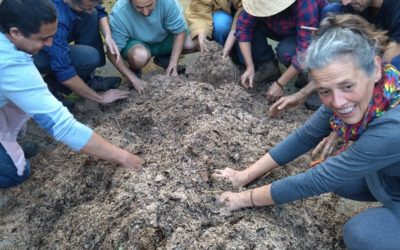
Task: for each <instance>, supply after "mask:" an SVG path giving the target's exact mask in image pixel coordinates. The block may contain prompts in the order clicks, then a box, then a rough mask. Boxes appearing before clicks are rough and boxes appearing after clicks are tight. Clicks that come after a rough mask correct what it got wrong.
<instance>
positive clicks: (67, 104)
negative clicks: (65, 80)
mask: <svg viewBox="0 0 400 250" xmlns="http://www.w3.org/2000/svg"><path fill="white" fill-rule="evenodd" d="M52 94H53V95H54V97H55V98H57V100H59V101H60V102H61V103H62V104H63V105H64V107H66V108H67V109H68V110H69V112H71V113H73V111H74V108H75V102H73V101H71V100H67V99H65V96H64V95H63V94H61V93H60V92H56V91H54V92H52Z"/></svg>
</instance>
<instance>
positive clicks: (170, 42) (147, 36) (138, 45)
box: [108, 0, 196, 93]
mask: <svg viewBox="0 0 400 250" xmlns="http://www.w3.org/2000/svg"><path fill="white" fill-rule="evenodd" d="M110 26H111V33H112V37H113V38H114V40H115V42H116V44H117V46H118V48H119V49H120V50H121V54H122V57H123V58H124V59H125V60H126V61H127V63H128V66H127V65H126V64H125V63H124V62H123V61H121V62H118V61H117V60H116V57H115V56H114V55H112V54H110V53H109V54H108V56H109V59H110V60H111V61H112V62H113V64H114V65H115V66H116V67H117V69H118V70H119V71H120V72H121V74H123V75H124V76H125V77H126V78H127V79H128V80H129V82H130V83H131V84H132V85H133V87H134V88H135V89H136V90H137V91H138V92H139V93H142V92H143V91H144V90H145V89H146V87H147V83H146V82H145V81H143V80H141V79H140V77H141V69H142V68H143V67H144V66H146V65H147V63H148V62H149V61H150V59H151V57H152V56H154V57H155V58H154V63H155V64H157V65H159V66H161V67H163V68H165V69H166V74H167V75H178V71H177V65H178V60H179V56H180V55H181V53H182V50H183V51H185V52H189V51H193V50H194V49H195V48H196V46H195V44H194V43H193V42H192V40H191V39H190V36H188V32H187V26H186V23H185V19H184V18H183V13H182V6H180V4H179V2H178V1H177V0H162V1H160V0H120V1H118V2H117V3H116V4H115V6H114V7H113V9H112V12H111V14H110Z"/></svg>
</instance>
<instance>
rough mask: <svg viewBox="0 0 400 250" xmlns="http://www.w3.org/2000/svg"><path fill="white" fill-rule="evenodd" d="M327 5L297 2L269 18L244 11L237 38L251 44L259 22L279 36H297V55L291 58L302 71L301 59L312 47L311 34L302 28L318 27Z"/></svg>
mask: <svg viewBox="0 0 400 250" xmlns="http://www.w3.org/2000/svg"><path fill="white" fill-rule="evenodd" d="M327 4H328V3H327V1H326V0H297V1H296V2H295V3H293V4H292V5H291V6H290V7H289V8H287V9H286V10H284V11H282V12H280V13H278V14H276V15H273V16H269V17H255V16H252V15H250V14H249V13H247V12H246V11H244V10H243V12H242V13H241V14H240V16H239V18H238V21H237V25H236V37H237V39H238V41H239V42H251V40H252V39H253V32H254V28H255V26H256V24H257V22H259V21H260V22H264V24H265V25H266V26H267V27H268V29H270V30H272V31H274V32H275V33H276V34H277V35H279V36H282V37H287V36H293V35H296V36H297V48H296V55H295V56H294V57H293V58H291V63H292V65H293V66H294V67H295V68H296V69H301V66H300V63H299V61H301V60H299V59H300V58H301V55H302V54H304V52H305V51H306V50H307V48H308V46H309V45H310V41H311V32H310V31H308V30H302V29H301V28H300V26H309V27H317V26H318V23H319V21H320V19H321V11H322V9H323V8H324V7H325V6H326V5H327ZM287 56H288V57H290V55H287ZM289 59H290V58H289ZM288 61H290V60H288Z"/></svg>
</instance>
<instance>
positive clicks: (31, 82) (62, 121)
mask: <svg viewBox="0 0 400 250" xmlns="http://www.w3.org/2000/svg"><path fill="white" fill-rule="evenodd" d="M57 23H58V19H57V12H56V9H55V8H54V5H52V4H51V3H50V2H49V1H48V0H19V1H16V0H2V1H0V72H1V74H0V188H7V187H11V186H15V185H18V184H20V183H22V182H23V181H25V180H26V179H27V178H28V176H29V173H30V165H29V162H28V161H27V160H25V157H24V152H23V151H22V149H21V147H20V146H19V144H18V142H17V136H18V133H19V132H20V130H21V128H22V127H23V126H24V124H25V123H26V121H27V120H28V119H29V118H32V119H33V120H34V121H35V122H36V123H37V124H38V125H39V126H40V127H41V128H43V129H44V130H46V131H47V132H48V133H49V134H50V135H52V136H53V137H54V138H55V139H56V140H58V141H61V142H63V143H65V144H67V145H68V146H70V147H71V148H72V149H74V150H76V151H81V152H83V153H85V154H88V155H91V156H95V157H98V158H101V159H104V160H108V161H111V162H115V163H119V164H120V165H122V166H124V167H127V168H133V169H138V168H140V165H141V159H140V158H139V157H138V156H136V155H133V154H131V153H129V152H128V151H126V150H123V149H121V148H119V147H116V146H114V145H112V144H110V143H109V142H107V141H106V140H104V139H103V138H102V137H100V136H99V135H97V134H96V133H95V132H93V130H92V129H90V128H88V127H87V126H85V125H83V124H82V123H80V122H78V121H77V120H76V119H75V118H74V116H73V115H72V114H71V113H70V112H69V111H68V110H67V109H66V108H65V107H64V106H63V105H62V104H61V102H59V101H58V100H57V99H56V98H55V97H54V96H53V95H52V94H51V93H50V91H49V89H48V87H47V85H46V83H45V82H44V81H43V79H42V76H41V75H40V73H39V71H38V70H37V68H36V67H35V65H34V63H33V59H32V55H34V54H37V53H38V52H39V51H40V50H41V49H42V48H43V47H45V46H47V47H48V46H51V44H52V43H53V37H54V35H55V33H56V30H57Z"/></svg>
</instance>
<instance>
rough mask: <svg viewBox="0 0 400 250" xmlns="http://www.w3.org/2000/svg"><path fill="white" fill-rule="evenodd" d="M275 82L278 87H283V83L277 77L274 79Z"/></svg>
mask: <svg viewBox="0 0 400 250" xmlns="http://www.w3.org/2000/svg"><path fill="white" fill-rule="evenodd" d="M275 83H276V85H278V87H279V88H280V89H282V90H284V89H285V85H283V84H282V83H281V82H279V79H277V80H276V81H275Z"/></svg>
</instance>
